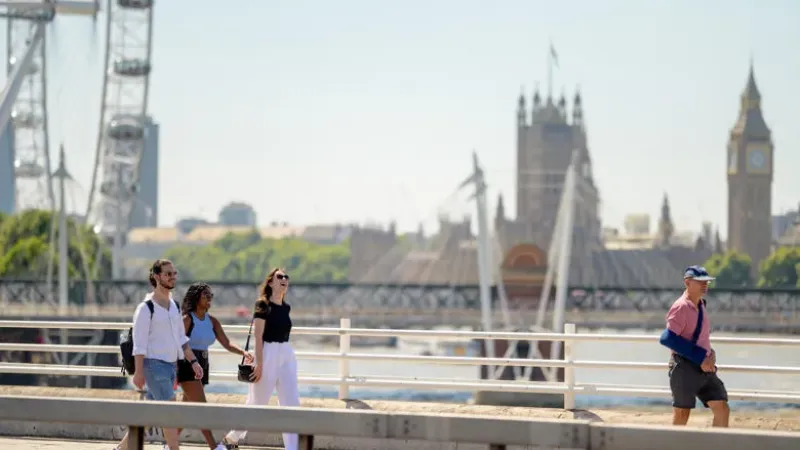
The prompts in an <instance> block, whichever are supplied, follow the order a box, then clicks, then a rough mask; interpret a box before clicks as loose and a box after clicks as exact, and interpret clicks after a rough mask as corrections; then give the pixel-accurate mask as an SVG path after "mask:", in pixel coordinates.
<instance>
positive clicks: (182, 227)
mask: <svg viewBox="0 0 800 450" xmlns="http://www.w3.org/2000/svg"><path fill="white" fill-rule="evenodd" d="M205 225H211V222H209V221H207V220H206V219H203V218H202V217H184V218H183V219H180V220H178V223H176V224H175V229H176V230H177V231H178V232H179V233H182V234H189V233H191V232H192V231H194V229H195V228H197V227H200V226H205ZM167 229H168V228H167Z"/></svg>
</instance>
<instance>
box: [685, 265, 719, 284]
mask: <svg viewBox="0 0 800 450" xmlns="http://www.w3.org/2000/svg"><path fill="white" fill-rule="evenodd" d="M687 278H691V279H693V280H697V281H713V280H715V278H714V277H712V276H711V275H709V274H708V271H707V270H706V268H705V267H703V266H689V267H687V268H686V270H685V271H684V272H683V279H684V280H685V279H687Z"/></svg>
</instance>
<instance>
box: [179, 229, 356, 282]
mask: <svg viewBox="0 0 800 450" xmlns="http://www.w3.org/2000/svg"><path fill="white" fill-rule="evenodd" d="M165 257H166V258H168V259H170V260H172V262H174V263H175V265H176V266H177V268H178V270H179V271H180V273H181V277H182V278H188V279H192V280H214V281H217V280H219V281H244V282H260V281H262V280H263V279H264V277H265V276H266V275H267V273H269V271H270V270H272V268H274V267H282V268H284V269H285V270H286V271H287V272H289V274H290V275H291V277H292V279H293V280H296V281H305V282H320V283H322V282H345V281H347V268H348V263H349V260H350V246H349V244H348V243H347V242H344V243H341V244H336V245H322V244H314V243H311V242H307V241H305V240H302V239H297V238H284V239H261V236H260V235H259V234H258V232H257V231H255V230H254V231H253V232H250V233H244V234H241V233H240V234H234V233H228V234H227V235H225V236H224V237H222V238H220V239H218V240H217V241H216V242H214V243H213V244H211V245H208V246H205V247H197V246H190V245H179V246H175V247H173V248H171V249H169V250H168V251H167V252H166V254H165Z"/></svg>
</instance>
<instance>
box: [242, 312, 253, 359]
mask: <svg viewBox="0 0 800 450" xmlns="http://www.w3.org/2000/svg"><path fill="white" fill-rule="evenodd" d="M255 320H256V319H255V318H253V319H251V320H250V329H249V330H247V342H246V343H245V344H244V352H242V364H244V354H245V353H247V349H248V348H250V334H251V333H252V332H253V321H255Z"/></svg>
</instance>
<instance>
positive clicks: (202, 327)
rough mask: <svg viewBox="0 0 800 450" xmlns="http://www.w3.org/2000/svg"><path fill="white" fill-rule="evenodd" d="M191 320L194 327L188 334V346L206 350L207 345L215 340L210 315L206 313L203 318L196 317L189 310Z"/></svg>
mask: <svg viewBox="0 0 800 450" xmlns="http://www.w3.org/2000/svg"><path fill="white" fill-rule="evenodd" d="M189 314H191V316H192V320H193V321H194V328H192V334H191V335H189V347H190V348H193V349H197V350H208V347H209V346H210V345H211V344H213V343H214V341H216V340H217V336H216V335H215V334H214V324H213V323H211V317H210V316H209V315H208V313H206V317H205V318H204V319H203V320H200V319H198V318H197V316H195V315H194V312H190V313H189Z"/></svg>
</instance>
